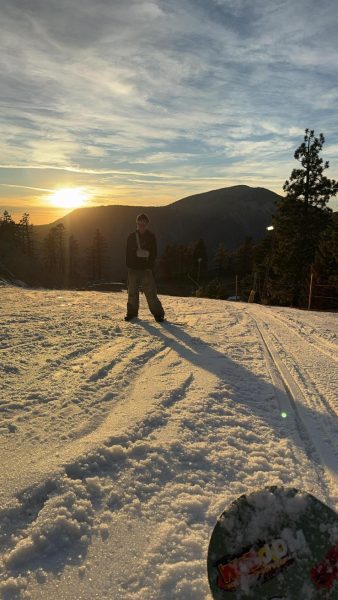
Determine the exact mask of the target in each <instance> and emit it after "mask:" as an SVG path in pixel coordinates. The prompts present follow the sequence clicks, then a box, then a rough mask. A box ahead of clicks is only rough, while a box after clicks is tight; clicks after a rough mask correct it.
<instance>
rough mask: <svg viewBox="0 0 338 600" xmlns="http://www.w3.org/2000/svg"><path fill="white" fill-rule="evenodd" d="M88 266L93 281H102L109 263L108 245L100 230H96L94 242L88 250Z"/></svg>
mask: <svg viewBox="0 0 338 600" xmlns="http://www.w3.org/2000/svg"><path fill="white" fill-rule="evenodd" d="M87 256H88V264H89V269H90V273H91V279H92V280H93V281H101V280H102V278H103V272H104V267H105V264H106V261H107V243H106V240H105V238H104V237H103V235H102V234H101V232H100V230H99V229H96V231H95V234H94V238H93V242H92V244H91V246H90V247H89V248H88V254H87Z"/></svg>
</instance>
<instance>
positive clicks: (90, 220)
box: [35, 185, 281, 277]
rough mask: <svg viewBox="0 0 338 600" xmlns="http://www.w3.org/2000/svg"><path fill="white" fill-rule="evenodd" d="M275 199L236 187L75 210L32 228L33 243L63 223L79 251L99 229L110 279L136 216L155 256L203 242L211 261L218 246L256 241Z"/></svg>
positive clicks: (117, 273) (119, 267) (120, 269)
mask: <svg viewBox="0 0 338 600" xmlns="http://www.w3.org/2000/svg"><path fill="white" fill-rule="evenodd" d="M280 199H281V196H279V195H278V194H275V193H274V192H271V191H270V190H267V189H265V188H252V187H249V186H245V185H238V186H233V187H228V188H221V189H218V190H212V191H209V192H205V193H202V194H194V195H192V196H188V197H186V198H182V199H181V200H178V201H176V202H173V203H172V204H169V205H167V206H158V207H154V206H151V207H147V206H120V205H110V206H99V207H91V208H78V209H76V210H74V211H72V212H71V213H69V214H68V215H66V216H65V217H63V218H62V219H58V220H57V221H55V222H53V223H51V224H50V225H39V226H36V227H35V230H36V232H37V235H38V236H39V238H40V239H41V238H43V237H45V236H46V235H47V234H48V232H49V230H50V229H51V227H55V226H56V225H58V224H59V223H63V225H64V226H65V228H66V230H67V233H68V234H69V235H70V234H72V235H74V237H75V238H76V239H77V241H78V243H79V245H80V248H81V249H82V250H84V249H85V248H86V247H88V246H90V244H91V243H92V240H93V236H94V232H95V230H96V229H99V230H100V232H101V234H102V235H103V236H104V237H105V238H106V241H107V243H108V249H109V254H110V256H111V257H112V271H113V273H112V274H113V275H114V277H122V276H123V275H124V273H125V267H124V262H125V261H124V252H125V243H126V238H127V235H128V233H130V232H131V231H133V229H134V227H135V218H136V215H137V214H139V213H141V212H146V213H147V214H148V215H149V218H150V221H151V224H150V229H151V230H152V231H154V232H155V233H156V235H157V237H158V241H159V253H161V252H162V251H163V249H164V247H165V246H166V244H168V243H184V244H187V243H190V242H193V241H195V240H196V241H197V240H199V239H200V238H203V240H204V242H205V244H206V247H207V249H208V253H209V257H210V258H212V257H213V255H214V253H215V251H216V249H217V247H218V245H219V243H220V242H223V243H224V244H225V247H226V248H228V249H229V250H231V249H234V248H237V247H238V246H240V244H242V243H243V242H244V240H245V238H246V237H247V236H250V237H252V238H253V240H254V241H257V240H259V239H261V238H262V237H263V235H264V234H265V228H266V227H267V226H268V225H270V224H271V218H272V215H273V213H274V211H275V205H276V201H278V200H280Z"/></svg>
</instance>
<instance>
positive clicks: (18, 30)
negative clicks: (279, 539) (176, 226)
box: [0, 0, 338, 200]
mask: <svg viewBox="0 0 338 600" xmlns="http://www.w3.org/2000/svg"><path fill="white" fill-rule="evenodd" d="M1 16H2V19H1V30H2V31H1V38H0V45H1V52H0V68H1V72H2V86H1V96H0V103H1V107H2V109H3V110H2V111H1V113H0V114H2V115H5V118H4V117H1V116H0V125H1V130H2V137H1V140H0V162H1V163H2V165H3V166H6V165H7V166H8V167H11V168H10V169H7V170H6V169H4V168H2V169H0V178H1V177H6V180H5V179H2V180H3V181H4V182H6V183H9V184H15V183H17V184H18V185H21V184H23V185H24V184H25V183H27V185H28V186H29V185H30V186H32V187H40V186H44V185H45V182H47V183H46V185H47V187H53V185H52V183H53V181H54V182H55V183H56V182H57V181H58V178H59V181H61V182H67V184H74V185H78V184H79V181H80V182H81V184H82V183H83V182H85V183H86V185H88V186H92V188H95V189H96V190H97V194H98V197H100V198H101V197H102V196H104V194H105V193H108V194H111V193H112V192H113V189H114V186H115V185H116V182H117V181H118V182H122V183H123V182H124V183H125V191H126V193H128V194H129V193H134V190H136V188H137V186H140V185H144V186H146V185H150V184H151V183H153V185H154V187H156V186H157V187H160V186H161V184H160V183H154V182H155V181H158V182H165V185H167V186H168V187H167V193H166V192H165V188H164V187H163V188H161V196H158V198H159V197H161V198H162V200H163V198H164V197H166V198H168V197H169V196H170V197H172V196H173V193H174V192H173V190H174V186H175V182H176V185H177V188H176V189H177V194H176V196H175V197H174V198H173V199H177V197H179V194H180V191H181V190H182V186H184V181H185V182H186V186H185V189H187V187H188V186H189V185H191V186H192V187H194V186H196V187H198V186H200V185H205V186H206V187H207V188H209V189H210V186H211V185H212V184H213V182H217V183H218V182H219V183H222V182H223V185H227V184H229V185H230V182H231V183H233V182H235V183H236V181H235V180H236V177H237V178H238V180H237V183H246V182H248V181H250V182H252V183H253V184H256V185H259V184H261V185H266V186H267V187H268V186H269V185H273V188H274V189H276V186H278V185H280V186H281V185H282V183H283V182H284V180H285V178H287V177H288V175H289V174H290V172H291V169H292V168H293V162H292V161H293V152H294V149H295V148H296V147H297V146H298V145H299V143H300V142H301V141H302V136H303V132H304V129H305V128H306V127H310V128H315V129H316V132H317V131H318V133H319V132H320V131H323V133H324V134H325V136H326V139H327V145H325V146H324V152H323V156H324V158H326V155H328V154H329V148H332V149H333V148H335V147H336V146H337V144H338V134H337V132H336V120H337V108H336V107H337V96H338V91H337V86H336V83H335V82H336V81H337V75H338V73H337V70H338V55H337V53H338V43H337V37H336V27H337V17H336V9H335V1H334V0H325V2H324V3H321V4H318V2H315V1H314V0H299V1H298V2H297V3H294V2H293V1H292V0H276V2H273V3H267V2H266V1H265V0H257V1H255V2H251V1H249V0H210V1H208V2H202V0H197V1H196V0H172V1H171V2H170V3H166V2H164V1H163V0H151V1H150V0H149V1H146V0H130V1H128V2H126V3H124V2H121V1H120V0H96V2H95V3H93V2H92V1H91V0H81V2H80V0H58V2H56V0H3V2H2V15H1ZM332 152H333V150H332ZM334 156H336V153H334ZM327 158H328V159H329V160H330V162H331V166H332V168H336V166H335V165H336V163H335V161H334V160H331V157H330V156H329V155H328V156H327ZM15 166H16V168H14V167H15ZM19 167H20V168H19ZM48 169H49V170H48ZM9 171H11V174H9ZM28 171H30V173H31V175H30V176H28V175H27V172H28ZM9 176H10V179H8V177H9ZM333 176H334V173H332V177H333ZM53 178H54V179H53ZM131 178H132V179H133V181H130V179H131ZM208 181H209V182H210V186H209V185H208ZM141 182H145V183H144V184H143V183H141ZM55 183H54V184H55ZM163 185H164V183H163ZM100 186H101V187H100ZM122 190H123V185H122V184H121V187H120V188H119V192H118V195H120V194H121V193H122ZM130 190H132V192H130ZM280 191H281V189H280ZM116 194H117V192H116Z"/></svg>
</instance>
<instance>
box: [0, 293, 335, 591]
mask: <svg viewBox="0 0 338 600" xmlns="http://www.w3.org/2000/svg"><path fill="white" fill-rule="evenodd" d="M0 293H1V294H2V296H3V298H4V299H5V300H6V299H7V304H6V303H5V302H4V306H5V307H6V309H5V310H4V311H3V313H4V314H3V318H4V328H3V330H2V334H1V338H2V342H3V350H2V352H3V361H2V369H3V373H4V374H5V378H4V383H3V386H2V392H3V394H2V396H3V397H2V399H1V400H0V413H1V417H2V418H1V421H2V423H1V427H0V452H1V456H2V457H3V459H2V461H3V464H6V469H7V471H6V476H5V473H4V472H3V473H2V475H1V474H0V477H2V479H1V481H2V482H3V483H2V487H1V488H0V489H1V495H0V501H1V504H0V526H1V527H0V582H2V583H0V597H1V598H3V599H4V600H12V598H13V600H14V598H27V599H30V600H42V599H45V598H48V599H50V600H56V598H57V599H58V600H59V599H60V600H62V599H64V600H80V599H81V600H92V598H100V599H101V600H105V599H107V600H108V598H109V600H111V599H112V598H114V600H136V599H137V600H158V599H160V600H169V598H170V599H172V598H175V600H207V599H208V600H210V595H209V592H208V584H207V578H206V573H205V571H206V552H207V547H208V541H209V537H210V534H211V531H212V529H213V527H214V524H215V522H216V518H217V516H218V515H219V514H220V513H221V512H222V510H223V509H224V507H225V506H226V505H227V504H228V503H229V502H231V501H232V500H233V499H235V498H236V497H238V496H239V495H240V494H242V493H245V492H247V491H251V490H252V489H256V488H260V487H264V486H266V485H272V484H276V485H292V486H296V487H300V488H302V489H305V490H307V491H310V492H312V493H314V494H315V495H316V496H318V497H319V498H321V499H322V500H323V501H325V502H327V503H329V504H330V505H331V506H332V507H334V508H337V505H338V484H337V464H338V426H337V412H338V411H337V397H336V396H335V387H334V386H335V382H336V380H337V378H336V377H334V367H335V364H336V363H335V355H334V344H335V341H336V339H337V338H336V334H335V332H334V331H332V330H330V327H325V325H324V319H323V318H322V316H321V315H316V318H315V320H316V324H317V326H318V328H319V332H318V333H316V332H315V328H314V327H313V330H312V334H311V324H310V318H311V316H310V317H309V315H308V314H307V313H302V312H301V311H291V310H290V311H288V310H283V309H270V308H268V307H259V306H256V305H244V304H241V303H230V302H220V301H211V300H203V299H192V298H186V299H181V298H169V297H166V298H164V299H163V302H164V305H165V308H166V311H167V316H168V319H169V322H168V323H164V324H163V325H158V324H156V323H155V322H154V321H152V319H151V317H150V316H149V315H148V313H147V310H146V308H145V306H144V299H143V297H142V301H141V319H140V321H136V322H135V323H124V322H123V321H121V319H122V317H123V314H124V310H125V301H126V295H125V294H124V293H121V294H103V293H102V294H100V293H77V292H62V293H60V292H59V291H55V292H43V291H32V290H19V289H17V288H10V287H8V288H5V289H3V288H2V289H0ZM331 317H332V315H331ZM332 321H333V318H332ZM309 335H312V340H309V339H308V337H306V336H309ZM309 348H310V350H309ZM314 350H318V351H319V354H318V353H317V354H316V355H314ZM319 356H320V358H318V357H319ZM323 374H324V375H323ZM282 411H285V412H286V413H287V414H288V417H287V419H283V418H282V417H281V412H282ZM46 453H47V454H48V456H46ZM6 477H7V479H6ZM126 565H128V568H126ZM112 594H113V595H112Z"/></svg>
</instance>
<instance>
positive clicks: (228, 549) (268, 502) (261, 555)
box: [207, 487, 338, 600]
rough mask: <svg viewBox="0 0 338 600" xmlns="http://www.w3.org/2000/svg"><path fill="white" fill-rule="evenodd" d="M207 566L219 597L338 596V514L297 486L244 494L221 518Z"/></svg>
mask: <svg viewBox="0 0 338 600" xmlns="http://www.w3.org/2000/svg"><path fill="white" fill-rule="evenodd" d="M207 568H208V578H209V585H210V589H211V593H212V597H213V598H214V600H241V599H243V600H244V599H250V600H311V599H313V600H321V599H323V600H324V599H325V600H328V599H330V600H331V599H332V600H334V599H338V515H337V513H336V512H335V511H334V510H332V509H331V508H329V507H328V506H326V505H325V504H323V503H322V502H321V501H320V500H318V499H317V498H315V497H314V496H313V495H312V494H309V493H307V492H303V491H300V490H298V489H295V488H282V487H269V488H266V489H263V490H260V491H257V492H253V493H251V494H245V495H243V496H241V497H240V498H238V499H237V500H236V501H235V502H233V503H232V504H231V505H230V506H229V507H228V508H226V509H225V510H224V511H223V513H222V514H221V516H220V517H219V519H218V520H217V523H216V525H215V528H214V530H213V532H212V535H211V539H210V543H209V549H208V564H207Z"/></svg>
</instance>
